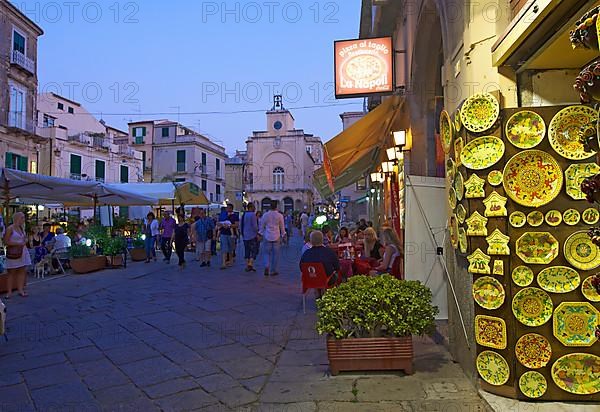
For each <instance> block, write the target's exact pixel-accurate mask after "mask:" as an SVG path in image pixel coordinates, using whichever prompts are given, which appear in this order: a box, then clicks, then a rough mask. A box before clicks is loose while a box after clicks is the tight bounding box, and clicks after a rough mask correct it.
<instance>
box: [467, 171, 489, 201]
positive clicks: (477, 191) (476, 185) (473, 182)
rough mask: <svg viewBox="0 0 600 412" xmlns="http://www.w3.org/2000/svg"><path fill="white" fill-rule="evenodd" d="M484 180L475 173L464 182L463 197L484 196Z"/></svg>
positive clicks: (474, 197) (476, 197) (477, 197)
mask: <svg viewBox="0 0 600 412" xmlns="http://www.w3.org/2000/svg"><path fill="white" fill-rule="evenodd" d="M484 186H485V180H483V179H482V178H480V177H479V176H477V175H476V174H475V173H473V174H472V175H471V177H470V178H469V179H468V180H467V181H466V182H465V197H466V198H467V199H479V198H482V197H485V189H484Z"/></svg>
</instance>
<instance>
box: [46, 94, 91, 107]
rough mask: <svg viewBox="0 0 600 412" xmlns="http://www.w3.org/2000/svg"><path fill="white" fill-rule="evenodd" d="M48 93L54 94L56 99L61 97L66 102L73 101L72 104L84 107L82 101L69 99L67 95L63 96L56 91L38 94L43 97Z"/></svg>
mask: <svg viewBox="0 0 600 412" xmlns="http://www.w3.org/2000/svg"><path fill="white" fill-rule="evenodd" d="M48 94H50V95H52V96H53V97H55V98H56V99H61V100H64V101H65V102H69V103H71V104H73V105H75V106H77V107H83V106H82V105H81V103H78V102H76V101H75V100H71V99H67V98H66V97H64V96H61V95H60V94H58V93H54V92H50V93H41V94H39V95H38V96H39V97H42V98H43V97H44V96H46V95H48Z"/></svg>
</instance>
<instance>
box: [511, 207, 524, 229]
mask: <svg viewBox="0 0 600 412" xmlns="http://www.w3.org/2000/svg"><path fill="white" fill-rule="evenodd" d="M508 221H509V222H510V225H511V226H512V227H523V226H525V222H527V218H526V217H525V213H523V212H519V211H517V212H512V213H511V214H510V217H509V218H508Z"/></svg>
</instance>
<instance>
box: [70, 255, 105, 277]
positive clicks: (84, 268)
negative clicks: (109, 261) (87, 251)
mask: <svg viewBox="0 0 600 412" xmlns="http://www.w3.org/2000/svg"><path fill="white" fill-rule="evenodd" d="M104 268H106V256H89V257H83V258H74V259H71V269H73V272H75V273H79V274H83V273H91V272H96V271H98V270H102V269H104Z"/></svg>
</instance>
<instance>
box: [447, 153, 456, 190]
mask: <svg viewBox="0 0 600 412" xmlns="http://www.w3.org/2000/svg"><path fill="white" fill-rule="evenodd" d="M455 177H456V163H454V159H452V158H449V159H448V160H446V180H447V181H448V186H452V185H453V184H454V178H455Z"/></svg>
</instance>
